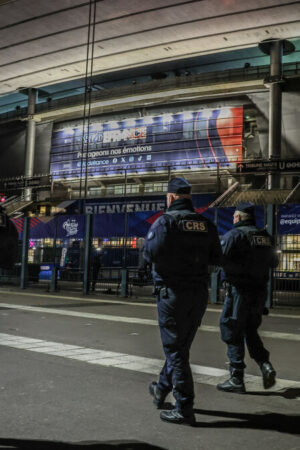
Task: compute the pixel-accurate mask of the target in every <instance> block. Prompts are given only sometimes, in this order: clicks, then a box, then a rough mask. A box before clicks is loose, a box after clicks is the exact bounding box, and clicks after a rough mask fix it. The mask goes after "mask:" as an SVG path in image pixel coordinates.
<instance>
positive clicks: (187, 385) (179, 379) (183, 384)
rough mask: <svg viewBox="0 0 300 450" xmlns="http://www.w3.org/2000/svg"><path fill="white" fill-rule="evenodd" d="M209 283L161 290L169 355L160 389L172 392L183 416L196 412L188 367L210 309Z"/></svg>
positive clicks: (161, 324) (164, 338) (160, 313)
mask: <svg viewBox="0 0 300 450" xmlns="http://www.w3.org/2000/svg"><path fill="white" fill-rule="evenodd" d="M207 298H208V291H207V285H206V282H203V283H201V284H200V285H197V286H195V287H188V288H186V287H183V286H182V287H178V288H172V289H170V288H165V287H163V288H160V289H159V292H158V295H157V309H158V322H159V328H160V334H161V340H162V344H163V349H164V353H165V356H166V361H165V364H164V366H163V368H162V370H161V372H160V377H159V382H158V388H159V390H161V391H162V392H164V393H169V392H171V391H173V395H174V397H175V400H176V403H175V408H176V409H177V410H178V411H180V412H181V413H182V414H184V415H188V414H190V413H191V412H192V411H193V403H194V384H193V377H192V372H191V368H190V364H189V356H190V348H191V345H192V342H193V339H194V337H195V334H196V331H197V328H198V327H199V326H200V324H201V320H202V317H203V315H204V313H205V310H206V306H207Z"/></svg>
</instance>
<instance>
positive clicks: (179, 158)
mask: <svg viewBox="0 0 300 450" xmlns="http://www.w3.org/2000/svg"><path fill="white" fill-rule="evenodd" d="M60 127H61V125H60ZM242 138H243V107H242V106H241V107H232V108H228V107H226V108H219V109H204V110H201V111H196V112H182V113H176V114H164V115H161V116H153V117H152V116H147V117H144V118H137V119H128V120H123V121H120V122H106V123H100V122H99V123H98V122H97V123H93V124H91V125H90V126H89V127H88V128H85V129H84V130H83V128H82V126H81V127H80V126H77V125H74V127H72V126H70V122H68V126H66V128H63V129H62V128H60V129H57V128H56V129H54V131H53V137H52V148H51V159H50V172H51V174H52V175H53V177H54V178H56V179H58V178H62V177H64V178H66V179H68V178H72V177H78V176H85V175H86V174H87V175H88V176H97V175H101V174H103V172H107V171H110V172H112V173H113V172H114V171H115V172H117V171H118V170H120V169H124V168H126V169H128V170H129V171H130V170H131V169H132V170H134V171H137V172H145V171H147V170H149V168H150V167H151V168H153V167H158V168H163V167H168V166H171V167H172V168H173V169H174V168H175V169H176V168H178V169H180V168H183V167H186V166H193V167H196V168H197V167H201V168H206V169H210V168H214V167H215V166H216V163H219V164H220V165H221V166H222V167H229V166H231V165H232V164H234V163H235V164H236V163H240V162H241V161H242Z"/></svg>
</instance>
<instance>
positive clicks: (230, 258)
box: [217, 203, 278, 393]
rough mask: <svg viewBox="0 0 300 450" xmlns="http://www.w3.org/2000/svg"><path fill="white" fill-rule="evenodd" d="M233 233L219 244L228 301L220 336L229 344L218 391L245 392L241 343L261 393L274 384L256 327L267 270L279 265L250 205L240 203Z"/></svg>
mask: <svg viewBox="0 0 300 450" xmlns="http://www.w3.org/2000/svg"><path fill="white" fill-rule="evenodd" d="M233 224H234V228H233V229H232V230H230V231H228V232H227V233H226V234H225V235H224V236H223V238H222V240H221V245H222V250H223V258H222V266H223V270H224V272H223V278H224V279H225V286H226V297H225V302H224V306H223V311H222V315H221V319H220V327H221V337H222V340H223V341H224V342H225V343H226V344H227V355H228V358H229V362H230V378H229V379H228V380H227V381H225V382H224V383H220V384H218V385H217V388H218V389H219V390H221V391H225V392H236V393H244V392H245V385H244V368H245V367H246V366H245V363H244V356H245V342H246V345H247V347H248V351H249V354H250V357H251V358H253V359H254V360H255V361H256V362H257V364H258V365H259V367H260V369H261V372H262V377H263V385H264V388H265V389H268V388H270V387H272V386H273V385H274V384H275V381H276V380H275V377H276V372H275V370H274V368H273V366H272V364H271V363H270V361H269V352H268V351H267V350H266V349H265V347H264V345H263V343H262V341H261V339H260V337H259V335H258V332H257V330H258V328H259V326H260V324H261V321H262V314H263V312H264V308H265V303H266V299H267V283H268V279H269V272H270V268H275V267H276V266H277V264H278V256H277V254H276V252H275V247H274V242H273V239H272V237H271V236H270V235H269V234H268V233H267V231H266V230H260V229H258V228H257V226H256V225H255V215H254V206H253V204H252V203H239V204H238V205H237V207H236V211H235V212H234V216H233Z"/></svg>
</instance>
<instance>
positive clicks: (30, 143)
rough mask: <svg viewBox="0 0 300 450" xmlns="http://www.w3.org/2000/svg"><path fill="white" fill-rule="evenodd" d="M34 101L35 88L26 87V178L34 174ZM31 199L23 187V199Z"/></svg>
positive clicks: (30, 194) (29, 191) (27, 189)
mask: <svg viewBox="0 0 300 450" xmlns="http://www.w3.org/2000/svg"><path fill="white" fill-rule="evenodd" d="M35 102H36V90H35V89H32V88H30V89H28V119H27V135H26V154H25V172H24V175H25V177H27V178H31V177H32V176H33V174H34V156H35V134H36V125H35V120H34V113H35ZM31 199H32V191H31V188H26V189H25V200H27V201H30V200H31Z"/></svg>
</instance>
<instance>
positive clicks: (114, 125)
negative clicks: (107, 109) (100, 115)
mask: <svg viewBox="0 0 300 450" xmlns="http://www.w3.org/2000/svg"><path fill="white" fill-rule="evenodd" d="M108 126H109V128H110V129H113V128H119V124H118V122H108Z"/></svg>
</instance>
